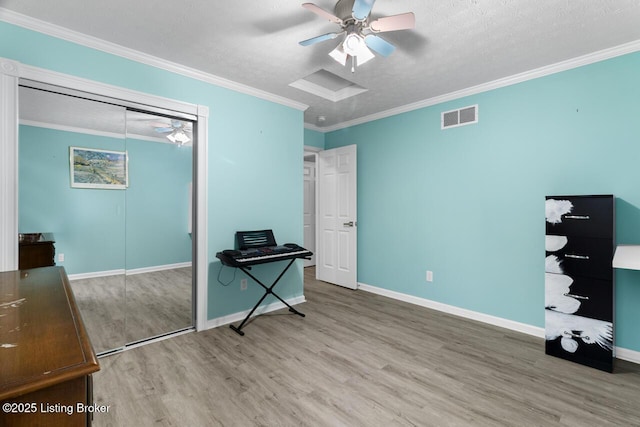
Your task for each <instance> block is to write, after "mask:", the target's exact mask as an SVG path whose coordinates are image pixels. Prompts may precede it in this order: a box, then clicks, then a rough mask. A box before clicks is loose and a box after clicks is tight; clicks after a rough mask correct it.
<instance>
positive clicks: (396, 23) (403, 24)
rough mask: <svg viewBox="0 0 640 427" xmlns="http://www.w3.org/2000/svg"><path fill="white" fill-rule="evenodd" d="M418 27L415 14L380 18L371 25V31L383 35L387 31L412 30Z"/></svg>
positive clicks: (409, 13)
mask: <svg viewBox="0 0 640 427" xmlns="http://www.w3.org/2000/svg"><path fill="white" fill-rule="evenodd" d="M415 27H416V16H415V15H414V14H413V12H408V13H402V14H400V15H393V16H386V17H384V18H378V19H376V20H375V21H373V22H371V23H370V24H369V28H371V31H375V32H376V33H383V32H385V31H398V30H410V29H412V28H415Z"/></svg>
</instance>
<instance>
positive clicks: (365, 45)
mask: <svg viewBox="0 0 640 427" xmlns="http://www.w3.org/2000/svg"><path fill="white" fill-rule="evenodd" d="M374 3H375V0H339V1H338V3H336V6H335V8H334V13H330V12H327V11H326V10H324V9H322V8H320V7H318V6H316V5H315V4H313V3H304V4H303V5H302V7H304V8H305V9H308V10H310V11H311V12H313V13H315V14H316V15H318V16H320V17H322V18H325V19H328V20H329V21H331V22H333V23H335V24H338V25H340V28H341V30H340V31H337V32H335V33H328V34H323V35H321V36H317V37H313V38H310V39H308V40H303V41H301V42H300V44H301V45H302V46H309V45H312V44H315V43H319V42H323V41H325V40H332V39H335V38H337V37H339V36H342V35H344V38H343V40H342V42H341V43H340V44H339V45H338V46H337V47H336V48H335V49H334V50H332V51H331V52H330V53H329V55H330V56H331V57H332V58H333V59H335V60H336V61H338V62H339V63H340V64H342V65H346V64H347V60H348V59H349V58H351V72H353V71H355V67H356V64H357V65H362V64H364V63H365V62H367V61H369V60H370V59H372V58H374V57H375V55H374V54H373V52H376V53H378V54H380V55H382V56H389V55H391V53H392V52H393V51H394V50H395V49H396V48H395V46H394V45H392V44H391V43H389V42H388V41H386V40H384V39H383V38H382V37H379V36H378V35H377V33H383V32H386V31H398V30H409V29H413V28H414V27H415V25H416V18H415V15H414V14H413V12H408V13H402V14H400V15H393V16H386V17H383V18H377V19H374V20H371V19H370V18H371V9H372V8H373V4H374ZM372 51H373V52H372Z"/></svg>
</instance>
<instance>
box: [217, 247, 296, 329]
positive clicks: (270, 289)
mask: <svg viewBox="0 0 640 427" xmlns="http://www.w3.org/2000/svg"><path fill="white" fill-rule="evenodd" d="M296 259H298V258H293V259H291V260H289V263H288V264H287V266H286V267H285V268H284V270H282V272H281V273H280V275H279V276H278V278H277V279H276V280H275V281H274V282H273V283H272V284H271V286H269V287H267V286H266V285H265V284H264V283H262V282H261V281H260V280H258V279H257V278H256V277H255V276H254V275H253V274H251V273H250V272H249V270H250V269H251V267H250V266H239V267H238V268H239V269H240V270H242V271H244V273H245V274H246V275H247V276H249V277H251V278H252V279H253V280H254V281H255V282H256V283H257V284H259V285H260V286H262V287H263V288H264V289H265V293H264V295H263V296H262V298H260V301H258V302H257V303H256V305H255V306H254V307H253V308H252V309H251V311H250V312H249V314H247V317H245V318H244V320H243V321H242V323H240V326H234V325H229V327H230V328H231V329H233V330H234V331H236V332H237V333H238V334H240V335H244V332H242V328H243V327H244V325H245V324H246V323H247V321H248V320H249V318H250V317H251V315H252V314H253V312H254V311H256V309H257V308H258V307H259V306H260V304H262V301H264V299H265V298H266V297H267V296H268V295H273V296H274V297H276V298H278V299H279V300H280V302H281V303H283V304H284V305H286V306H287V307H289V311H290V312H292V313H295V314H297V315H298V316H302V317H305V316H304V313H301V312H299V311H298V310H296V309H295V308H293V307H291V306H290V305H289V304H287V302H286V301H285V300H283V299H282V298H280V297H279V296H278V295H277V294H276V293H275V292H273V288H274V287H275V286H276V284H277V283H278V281H280V279H281V278H282V276H284V273H286V272H287V270H288V269H289V267H291V265H293V263H294V262H295V260H296Z"/></svg>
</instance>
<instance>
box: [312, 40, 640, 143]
mask: <svg viewBox="0 0 640 427" xmlns="http://www.w3.org/2000/svg"><path fill="white" fill-rule="evenodd" d="M638 51H640V40H636V41H633V42H630V43H625V44H623V45H620V46H614V47H612V48H608V49H603V50H600V51H597V52H592V53H589V54H587V55H583V56H579V57H576V58H572V59H568V60H566V61H562V62H558V63H555V64H551V65H547V66H544V67H540V68H536V69H534V70H530V71H525V72H523V73H520V74H515V75H513V76H509V77H505V78H502V79H498V80H494V81H491V82H488V83H482V84H479V85H477V86H472V87H469V88H466V89H462V90H458V91H455V92H450V93H447V94H444V95H440V96H435V97H433V98H429V99H425V100H422V101H418V102H414V103H412V104H407V105H403V106H401V107H397V108H392V109H389V110H386V111H381V112H379V113H375V114H371V115H368V116H364V117H359V118H357V119H353V120H349V121H346V122H342V123H338V124H336V125H333V126H327V127H321V128H318V127H315V126H313V125H309V124H305V128H307V129H311V130H317V131H319V132H325V133H326V132H332V131H335V130H339V129H344V128H348V127H351V126H355V125H360V124H363V123H367V122H372V121H374V120H379V119H384V118H386V117H391V116H395V115H398V114H402V113H407V112H410V111H414V110H419V109H420V108H425V107H431V106H433V105H437V104H442V103H444V102H449V101H453V100H456V99H460V98H464V97H466V96H471V95H477V94H479V93H482V92H488V91H491V90H494V89H500V88H503V87H507V86H511V85H514V84H518V83H522V82H526V81H528V80H533V79H537V78H539V77H545V76H549V75H552V74H556V73H560V72H562V71H568V70H571V69H573V68H578V67H582V66H584V65H589V64H594V63H596V62H601V61H605V60H607V59H611V58H615V57H618V56H622V55H626V54H629V53H633V52H638Z"/></svg>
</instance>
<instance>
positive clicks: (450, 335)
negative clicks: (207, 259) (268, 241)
mask: <svg viewBox="0 0 640 427" xmlns="http://www.w3.org/2000/svg"><path fill="white" fill-rule="evenodd" d="M305 296H306V298H307V302H306V303H304V304H301V305H299V306H297V308H298V309H300V310H301V311H302V312H303V313H305V314H306V317H305V318H301V317H299V316H296V315H294V314H291V313H289V312H288V311H287V310H281V311H278V312H275V313H271V314H266V315H262V316H260V317H258V318H256V319H255V320H254V321H252V322H251V323H249V324H248V325H247V326H246V328H245V329H244V331H245V332H246V335H245V336H244V337H240V336H238V335H237V334H236V333H235V332H233V331H232V330H231V329H229V328H228V327H227V326H223V327H219V328H216V329H211V330H208V331H204V332H198V333H190V334H185V335H181V336H177V337H174V338H171V339H168V340H165V341H161V342H157V343H153V344H149V345H146V346H144V347H139V348H135V349H132V350H129V351H126V352H123V353H120V354H115V355H111V356H108V357H105V358H102V359H100V364H101V367H102V370H101V371H100V372H98V373H97V374H96V375H95V376H94V383H95V400H96V403H97V404H103V405H110V408H109V411H108V412H107V413H102V414H96V415H95V420H94V425H95V426H151V425H154V426H280V425H282V426H413V425H415V426H581V427H582V426H607V425H610V426H638V425H640V365H635V364H632V363H629V362H625V361H618V362H617V364H616V369H615V373H614V374H609V373H605V372H601V371H598V370H595V369H592V368H588V367H584V366H581V365H577V364H574V363H571V362H567V361H564V360H561V359H558V358H554V357H551V356H546V355H545V354H544V341H543V340H542V339H539V338H535V337H531V336H528V335H524V334H520V333H517V332H512V331H509V330H505V329H501V328H497V327H493V326H489V325H486V324H482V323H478V322H474V321H470V320H465V319H461V318H459V317H455V316H451V315H447V314H443V313H441V312H437V311H433V310H429V309H426V308H422V307H418V306H413V305H410V304H407V303H403V302H399V301H395V300H391V299H388V298H385V297H381V296H378V295H374V294H370V293H366V292H363V291H351V290H347V289H344V288H340V287H337V286H333V285H330V284H327V283H323V282H318V281H316V280H315V279H313V269H312V268H307V269H306V270H305Z"/></svg>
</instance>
